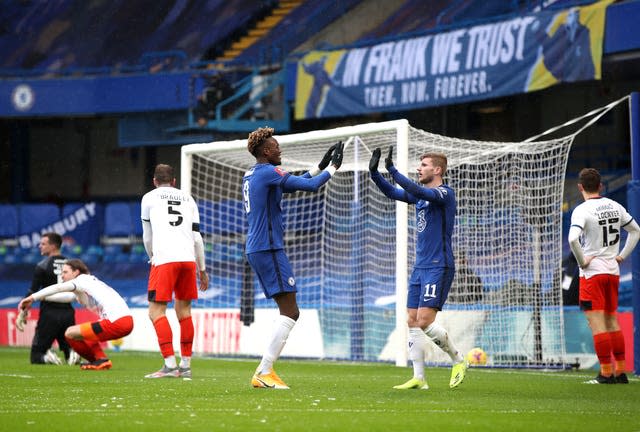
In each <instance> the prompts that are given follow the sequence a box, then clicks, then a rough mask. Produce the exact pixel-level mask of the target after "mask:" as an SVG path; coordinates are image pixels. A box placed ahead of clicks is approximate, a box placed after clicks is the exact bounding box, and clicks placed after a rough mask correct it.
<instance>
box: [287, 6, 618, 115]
mask: <svg viewBox="0 0 640 432" xmlns="http://www.w3.org/2000/svg"><path fill="white" fill-rule="evenodd" d="M610 3H612V0H605V1H601V2H597V3H594V4H592V5H589V6H586V7H574V8H571V9H566V10H560V11H557V10H554V11H545V12H540V13H537V14H532V15H524V16H514V17H513V18H511V19H509V20H505V21H499V22H492V23H487V24H479V25H476V26H473V27H468V28H460V29H456V30H451V31H449V32H444V33H436V34H428V35H424V36H420V37H414V38H408V39H401V40H396V41H392V42H385V43H380V44H376V45H372V46H364V47H359V48H353V49H341V50H332V51H312V52H309V53H308V54H307V55H305V56H304V57H302V59H301V60H300V61H299V62H298V65H297V79H296V98H295V118H296V119H298V120H301V119H309V118H322V117H336V116H348V115H355V114H367V113H374V112H384V111H405V110H412V109H418V108H424V107H430V106H438V105H447V104H454V103H462V102H469V101H474V100H483V99H491V98H495V97H500V96H506V95H511V94H517V93H526V92H531V91H535V90H540V89H543V88H547V87H550V86H552V85H555V84H558V83H568V82H576V81H584V80H597V79H600V77H601V60H602V47H603V34H604V23H605V10H606V7H607V6H608V5H609V4H610Z"/></svg>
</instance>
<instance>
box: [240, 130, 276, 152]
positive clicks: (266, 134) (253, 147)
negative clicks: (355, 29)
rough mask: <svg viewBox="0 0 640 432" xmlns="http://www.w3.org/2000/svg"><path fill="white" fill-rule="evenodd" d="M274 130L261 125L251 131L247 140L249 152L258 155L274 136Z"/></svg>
mask: <svg viewBox="0 0 640 432" xmlns="http://www.w3.org/2000/svg"><path fill="white" fill-rule="evenodd" d="M273 132H274V129H273V128H271V127H261V128H258V129H256V130H254V131H253V132H251V133H250V134H249V139H248V142H247V150H249V153H251V154H252V155H254V156H255V157H258V153H259V152H260V150H261V149H262V146H263V145H264V143H266V142H267V141H268V140H269V138H271V137H272V136H273Z"/></svg>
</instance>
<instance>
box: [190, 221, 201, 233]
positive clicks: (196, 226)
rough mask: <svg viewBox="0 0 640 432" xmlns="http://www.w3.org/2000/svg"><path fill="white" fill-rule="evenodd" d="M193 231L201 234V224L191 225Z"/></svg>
mask: <svg viewBox="0 0 640 432" xmlns="http://www.w3.org/2000/svg"><path fill="white" fill-rule="evenodd" d="M191 231H195V232H200V224H199V223H195V222H194V223H193V224H191Z"/></svg>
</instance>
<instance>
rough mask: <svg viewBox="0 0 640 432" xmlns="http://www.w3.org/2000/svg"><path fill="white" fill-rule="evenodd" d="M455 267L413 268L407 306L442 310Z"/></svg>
mask: <svg viewBox="0 0 640 432" xmlns="http://www.w3.org/2000/svg"><path fill="white" fill-rule="evenodd" d="M454 273H455V269H453V268H449V267H438V268H429V269H423V268H414V269H413V272H412V273H411V278H410V279H409V292H408V293H407V308H408V309H418V308H424V307H428V308H433V309H437V310H442V306H443V305H444V303H445V302H446V301H447V297H448V296H449V289H450V288H451V283H452V282H453V275H454Z"/></svg>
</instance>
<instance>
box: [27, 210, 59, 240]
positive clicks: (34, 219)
mask: <svg viewBox="0 0 640 432" xmlns="http://www.w3.org/2000/svg"><path fill="white" fill-rule="evenodd" d="M56 222H61V218H60V207H58V206H57V205H55V204H21V205H20V225H19V230H18V234H19V235H24V234H32V233H34V232H37V233H42V232H46V231H54V226H53V224H54V223H56Z"/></svg>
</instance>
